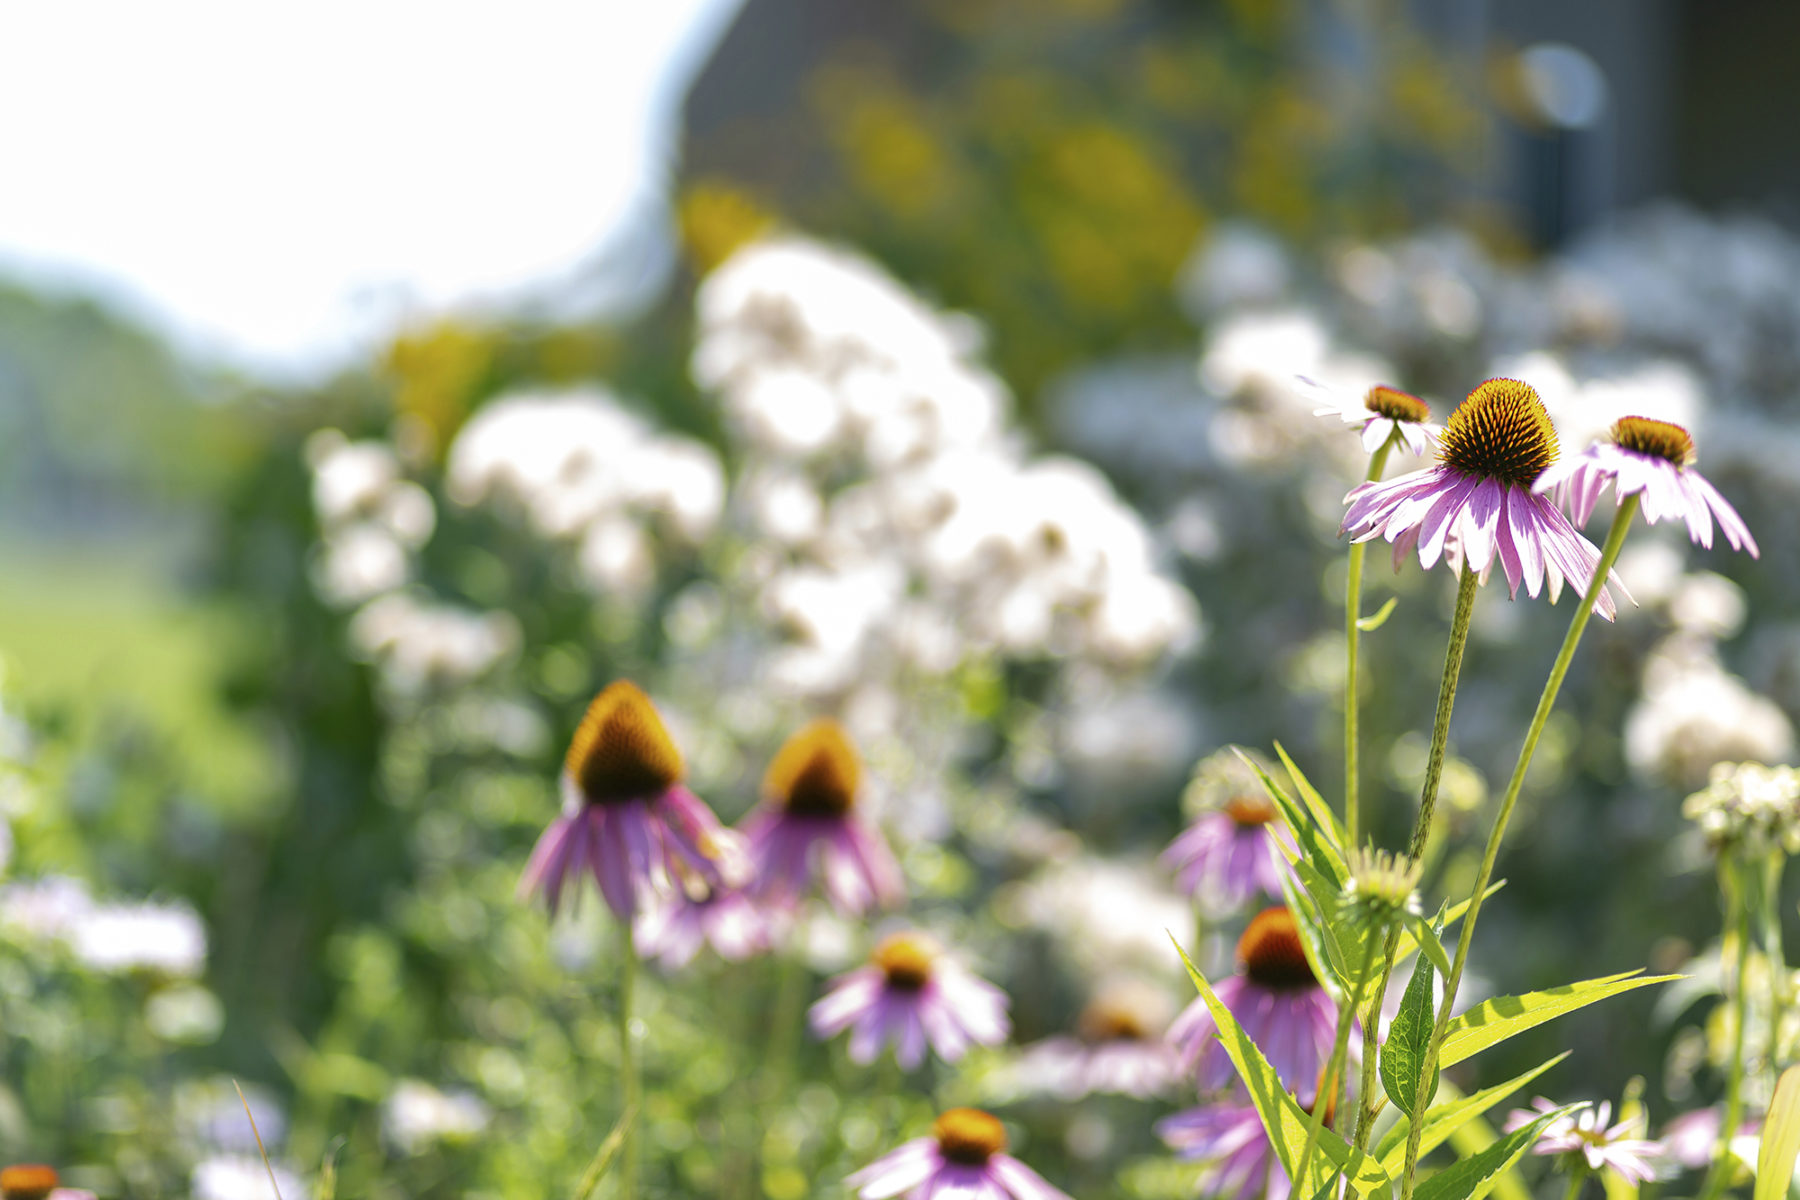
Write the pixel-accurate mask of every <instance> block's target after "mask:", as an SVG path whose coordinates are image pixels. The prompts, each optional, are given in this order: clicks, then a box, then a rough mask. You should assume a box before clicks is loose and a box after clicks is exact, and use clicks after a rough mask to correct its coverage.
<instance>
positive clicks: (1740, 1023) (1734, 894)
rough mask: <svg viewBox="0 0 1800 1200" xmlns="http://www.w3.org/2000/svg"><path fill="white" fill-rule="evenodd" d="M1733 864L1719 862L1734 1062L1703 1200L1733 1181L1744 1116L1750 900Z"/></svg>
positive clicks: (1713, 1198) (1714, 1196)
mask: <svg viewBox="0 0 1800 1200" xmlns="http://www.w3.org/2000/svg"><path fill="white" fill-rule="evenodd" d="M1732 870H1733V863H1732V862H1731V860H1730V859H1721V860H1720V861H1719V886H1720V891H1722V892H1723V893H1724V894H1725V896H1726V907H1727V908H1728V909H1730V910H1731V916H1732V927H1733V931H1734V934H1735V936H1736V939H1737V963H1736V966H1737V972H1736V982H1735V983H1734V984H1733V987H1732V994H1731V1024H1732V1030H1731V1064H1730V1065H1729V1066H1728V1067H1727V1068H1726V1075H1725V1115H1724V1116H1723V1117H1722V1118H1721V1119H1720V1121H1719V1141H1718V1144H1717V1145H1716V1146H1715V1147H1714V1148H1713V1163H1712V1169H1711V1170H1709V1171H1708V1172H1707V1174H1706V1184H1705V1186H1704V1187H1702V1188H1701V1189H1700V1197H1701V1200H1718V1197H1719V1196H1720V1195H1721V1194H1722V1193H1723V1192H1724V1191H1725V1185H1726V1184H1727V1183H1729V1182H1730V1180H1731V1175H1732V1167H1731V1139H1732V1137H1733V1136H1735V1135H1736V1133H1737V1127H1738V1125H1739V1124H1740V1123H1741V1122H1742V1121H1743V1119H1744V1026H1746V1025H1747V1024H1749V1020H1748V1017H1749V1014H1750V907H1751V906H1750V900H1749V896H1748V895H1747V893H1748V891H1749V889H1748V888H1747V887H1746V886H1745V884H1746V882H1747V881H1746V880H1744V879H1735V880H1734V879H1732V878H1731V873H1732Z"/></svg>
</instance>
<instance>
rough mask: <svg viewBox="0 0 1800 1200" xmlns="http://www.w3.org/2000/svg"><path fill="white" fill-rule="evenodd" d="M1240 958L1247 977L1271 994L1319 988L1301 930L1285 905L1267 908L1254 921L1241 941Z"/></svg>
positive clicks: (1239, 947)
mask: <svg viewBox="0 0 1800 1200" xmlns="http://www.w3.org/2000/svg"><path fill="white" fill-rule="evenodd" d="M1237 957H1238V964H1239V965H1240V966H1242V967H1243V968H1244V974H1246V975H1248V976H1249V977H1250V979H1251V981H1252V982H1253V983H1256V984H1258V985H1260V986H1262V987H1265V988H1268V989H1270V990H1271V991H1296V990H1299V989H1301V988H1310V987H1317V986H1319V981H1318V979H1317V978H1316V977H1315V976H1314V975H1313V970H1312V964H1311V963H1309V962H1307V961H1306V950H1305V948H1304V947H1303V946H1301V944H1300V927H1299V926H1298V925H1296V924H1295V923H1294V914H1293V913H1290V912H1289V911H1288V910H1287V908H1286V906H1285V905H1276V906H1275V907H1274V908H1265V909H1263V910H1262V911H1261V912H1259V913H1257V914H1256V915H1255V916H1254V917H1251V918H1250V924H1249V925H1247V926H1246V927H1245V928H1244V935H1243V936H1242V937H1240V938H1239V939H1238V946H1237Z"/></svg>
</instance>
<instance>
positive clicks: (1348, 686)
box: [1344, 429, 1400, 846]
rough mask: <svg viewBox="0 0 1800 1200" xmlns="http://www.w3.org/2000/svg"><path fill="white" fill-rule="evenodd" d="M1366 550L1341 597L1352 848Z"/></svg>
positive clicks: (1377, 467) (1381, 452)
mask: <svg viewBox="0 0 1800 1200" xmlns="http://www.w3.org/2000/svg"><path fill="white" fill-rule="evenodd" d="M1399 437H1400V433H1399V430H1398V429H1396V430H1395V431H1394V432H1392V433H1390V434H1388V436H1387V440H1386V441H1385V442H1383V443H1381V445H1380V446H1378V447H1376V449H1375V453H1374V454H1373V455H1371V456H1370V458H1369V474H1368V477H1367V478H1368V481H1369V482H1370V483H1373V482H1375V481H1376V480H1378V479H1380V478H1381V473H1382V472H1383V471H1384V470H1386V469H1387V460H1388V455H1389V453H1391V452H1392V451H1393V449H1394V443H1395V441H1397V440H1398V439H1399ZM1368 551H1369V544H1368V543H1367V542H1352V543H1350V562H1349V572H1348V580H1347V582H1346V584H1345V595H1344V831H1345V835H1346V838H1347V840H1348V844H1349V845H1352V846H1355V845H1359V844H1361V838H1360V830H1361V828H1362V814H1361V801H1360V792H1361V789H1360V787H1359V766H1358V763H1357V749H1358V737H1359V734H1358V733H1357V712H1358V708H1359V702H1360V697H1359V695H1358V692H1357V684H1356V654H1357V649H1358V646H1359V644H1360V642H1361V640H1362V629H1361V628H1360V627H1359V625H1358V622H1360V621H1361V620H1362V578H1363V559H1364V558H1365V557H1367V555H1368Z"/></svg>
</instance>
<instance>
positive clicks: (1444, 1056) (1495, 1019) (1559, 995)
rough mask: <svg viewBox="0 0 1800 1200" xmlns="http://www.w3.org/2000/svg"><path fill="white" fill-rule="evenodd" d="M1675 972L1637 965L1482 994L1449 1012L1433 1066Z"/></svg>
mask: <svg viewBox="0 0 1800 1200" xmlns="http://www.w3.org/2000/svg"><path fill="white" fill-rule="evenodd" d="M1680 978H1681V976H1679V975H1648V976H1640V975H1639V974H1638V972H1637V971H1626V972H1625V973H1624V974H1621V975H1607V976H1603V977H1601V978H1599V979H1586V980H1583V981H1582V982H1580V983H1570V984H1565V985H1564V986H1562V987H1559V988H1551V989H1549V990H1548V991H1543V992H1526V993H1525V994H1524V995H1523V996H1499V997H1496V998H1495V999H1492V1000H1485V1001H1483V1002H1482V1003H1480V1004H1477V1005H1476V1006H1475V1007H1474V1008H1471V1009H1470V1010H1469V1011H1468V1012H1465V1013H1463V1014H1461V1015H1460V1016H1457V1017H1455V1018H1453V1019H1452V1020H1451V1022H1450V1026H1449V1028H1448V1029H1447V1030H1446V1031H1445V1033H1444V1045H1443V1049H1442V1050H1441V1051H1439V1053H1438V1066H1439V1067H1448V1066H1452V1065H1454V1064H1456V1063H1459V1062H1461V1061H1463V1059H1465V1058H1470V1057H1472V1056H1474V1055H1476V1054H1479V1053H1481V1052H1482V1051H1483V1050H1486V1049H1487V1048H1488V1047H1489V1046H1492V1045H1494V1044H1495V1043H1497V1042H1503V1041H1505V1040H1506V1039H1507V1038H1509V1037H1511V1036H1512V1035H1513V1034H1515V1033H1523V1032H1524V1031H1525V1030H1527V1029H1533V1028H1536V1027H1537V1026H1539V1025H1542V1024H1543V1023H1544V1022H1545V1021H1550V1020H1554V1019H1555V1018H1557V1017H1560V1016H1562V1015H1563V1014H1564V1013H1571V1012H1574V1011H1575V1010H1576V1009H1578V1008H1586V1007H1587V1006H1588V1005H1590V1004H1592V1003H1594V1002H1595V1001H1596V1000H1605V999H1606V998H1607V997H1609V996H1617V995H1619V994H1620V993H1622V992H1629V991H1631V990H1633V989H1634V988H1641V987H1649V986H1650V985H1651V984H1653V983H1667V982H1668V981H1669V980H1671V979H1680Z"/></svg>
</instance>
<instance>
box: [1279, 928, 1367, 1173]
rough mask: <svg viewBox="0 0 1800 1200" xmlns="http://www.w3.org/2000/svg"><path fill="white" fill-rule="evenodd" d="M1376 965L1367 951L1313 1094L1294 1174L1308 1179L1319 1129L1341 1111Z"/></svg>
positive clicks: (1343, 1005) (1340, 1011)
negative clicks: (1359, 1016) (1355, 1031)
mask: <svg viewBox="0 0 1800 1200" xmlns="http://www.w3.org/2000/svg"><path fill="white" fill-rule="evenodd" d="M1374 965H1375V957H1374V955H1372V954H1370V955H1366V956H1365V958H1364V961H1363V965H1362V969H1361V970H1359V971H1357V973H1356V983H1355V985H1354V986H1353V987H1352V988H1351V989H1350V999H1349V1002H1348V1003H1346V1004H1341V1005H1339V1006H1338V1019H1337V1033H1336V1035H1335V1036H1334V1037H1333V1039H1332V1043H1331V1059H1330V1061H1329V1062H1327V1063H1326V1065H1325V1074H1324V1077H1323V1078H1321V1079H1320V1080H1319V1087H1318V1090H1317V1092H1316V1093H1315V1095H1314V1098H1313V1106H1312V1116H1311V1119H1310V1120H1308V1121H1307V1125H1306V1142H1305V1144H1304V1145H1303V1146H1302V1147H1301V1149H1300V1161H1299V1163H1298V1164H1297V1165H1296V1167H1295V1168H1294V1178H1295V1179H1300V1180H1304V1179H1305V1178H1306V1171H1307V1168H1308V1167H1310V1166H1311V1165H1312V1156H1313V1151H1314V1149H1316V1148H1317V1146H1318V1144H1319V1130H1320V1129H1322V1128H1324V1125H1325V1114H1326V1112H1327V1110H1329V1111H1331V1112H1333V1113H1335V1112H1337V1111H1338V1107H1337V1102H1338V1096H1339V1094H1340V1093H1341V1092H1342V1090H1343V1085H1344V1083H1345V1078H1344V1077H1345V1075H1346V1074H1347V1072H1346V1071H1345V1070H1344V1066H1345V1060H1346V1059H1347V1058H1348V1057H1349V1053H1350V1029H1351V1025H1352V1024H1353V1023H1354V1022H1355V1020H1356V1010H1357V1009H1358V1008H1359V1007H1360V1006H1361V1004H1362V994H1363V987H1364V985H1365V984H1367V983H1368V982H1369V968H1371V967H1373V966H1374Z"/></svg>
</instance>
